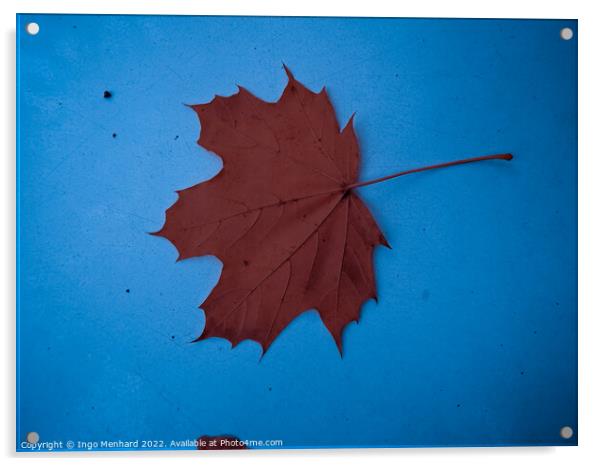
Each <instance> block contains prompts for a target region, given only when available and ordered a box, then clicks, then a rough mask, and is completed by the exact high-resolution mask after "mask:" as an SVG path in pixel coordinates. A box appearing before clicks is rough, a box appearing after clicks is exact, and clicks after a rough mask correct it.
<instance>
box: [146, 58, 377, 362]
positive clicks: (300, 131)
mask: <svg viewBox="0 0 602 466" xmlns="http://www.w3.org/2000/svg"><path fill="white" fill-rule="evenodd" d="M285 69H286V68H285ZM286 72H287V75H288V84H287V86H286V88H285V89H284V92H283V94H282V96H281V97H280V99H279V100H278V101H277V102H275V103H270V102H265V101H263V100H260V99H258V98H257V97H255V96H253V95H252V94H251V93H250V92H248V91H247V90H245V89H243V88H242V87H239V92H238V93H237V94H234V95H233V96H230V97H215V98H214V99H213V100H212V101H211V102H209V103H208V104H202V105H194V106H192V108H193V109H194V110H195V112H196V113H197V115H198V117H199V119H200V123H201V128H202V129H201V136H200V138H199V141H198V142H199V144H200V145H201V146H202V147H204V148H205V149H207V150H209V151H211V152H214V153H215V154H217V155H218V156H220V157H221V158H222V159H223V169H222V170H221V171H220V172H219V173H218V174H217V175H216V176H215V177H214V178H212V179H211V180H209V181H206V182H203V183H200V184H197V185H195V186H192V187H190V188H187V189H184V190H182V191H179V192H178V195H179V198H178V200H177V201H176V203H175V204H174V205H172V206H171V207H170V208H169V209H168V210H167V212H166V221H165V224H164V226H163V228H162V229H161V230H160V231H159V232H157V233H155V234H156V235H159V236H163V237H165V238H167V239H168V240H170V241H171V242H172V243H173V244H174V245H175V246H176V248H177V249H178V252H179V257H178V259H179V260H181V259H186V258H189V257H195V256H202V255H215V256H217V257H218V258H219V259H220V260H221V261H222V263H223V271H222V275H221V277H220V280H219V282H218V284H217V286H216V287H215V288H214V289H213V290H212V292H211V293H210V294H209V296H208V297H207V299H206V300H205V301H204V302H203V304H202V305H201V306H200V307H201V308H202V309H203V310H204V311H205V316H206V324H205V329H204V330H203V333H202V335H201V336H200V337H199V338H198V340H202V339H206V338H210V337H221V338H225V339H227V340H229V341H230V342H231V343H232V344H233V345H234V346H235V345H237V344H238V343H240V342H241V341H243V340H246V339H251V340H254V341H257V342H258V343H260V345H261V346H262V348H263V350H264V351H265V350H267V348H268V347H269V346H270V345H271V343H272V342H273V341H274V339H275V338H276V337H277V336H278V334H279V333H280V332H281V331H282V330H283V329H284V328H285V327H286V326H287V325H288V324H289V323H290V322H291V321H292V320H293V319H294V318H296V317H297V316H298V315H299V314H301V313H302V312H304V311H307V310H309V309H314V308H315V309H316V310H317V311H318V313H319V314H320V317H321V319H322V321H323V322H324V324H325V325H326V327H327V328H328V330H329V331H330V333H331V334H332V336H333V338H334V340H335V342H336V344H337V346H338V348H339V351H342V331H343V328H344V327H345V326H346V325H347V324H348V323H349V322H351V321H354V320H357V319H358V318H359V311H360V308H361V306H362V304H363V303H364V302H365V301H366V300H368V299H371V298H375V297H376V289H375V282H374V271H373V265H372V253H373V249H374V247H375V246H377V245H378V244H382V245H387V243H386V240H385V239H384V236H383V235H382V233H381V231H380V229H379V228H378V226H377V224H376V222H375V221H374V219H373V217H372V215H371V214H370V212H369V211H368V209H367V207H366V206H365V205H364V204H363V202H362V201H361V199H360V198H359V197H358V195H357V194H356V193H355V192H353V191H351V190H348V189H346V187H347V186H349V185H351V184H353V183H355V182H357V176H358V166H359V148H358V143H357V138H356V136H355V132H354V130H353V124H352V120H350V121H349V123H348V124H347V125H346V126H345V128H344V129H343V131H342V132H341V131H339V126H338V123H337V121H336V117H335V113H334V110H333V108H332V105H331V103H330V100H329V98H328V95H327V94H326V91H325V90H324V89H322V91H321V92H319V93H314V92H312V91H310V90H309V89H307V88H306V87H305V86H303V85H302V84H301V83H299V82H298V81H297V80H296V79H295V78H294V77H293V75H292V74H291V73H290V71H289V70H288V69H286Z"/></svg>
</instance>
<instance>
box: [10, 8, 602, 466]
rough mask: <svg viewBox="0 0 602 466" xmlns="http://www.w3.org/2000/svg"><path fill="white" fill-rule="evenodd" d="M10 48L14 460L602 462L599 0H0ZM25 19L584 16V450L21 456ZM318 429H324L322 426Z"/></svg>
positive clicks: (581, 254)
mask: <svg viewBox="0 0 602 466" xmlns="http://www.w3.org/2000/svg"><path fill="white" fill-rule="evenodd" d="M0 8H1V12H2V15H1V22H2V39H3V46H2V48H1V49H0V50H1V54H2V58H1V61H0V63H1V64H2V66H1V68H0V69H1V70H2V71H1V72H0V75H1V79H2V92H3V96H2V99H1V102H3V103H4V105H3V111H2V113H1V114H0V118H1V123H2V124H1V125H0V127H1V130H2V137H1V139H0V140H1V141H2V143H3V144H4V150H3V153H2V158H1V160H2V164H3V165H2V167H1V168H2V169H1V170H0V173H1V176H2V179H1V180H0V190H1V191H0V192H1V199H2V202H1V203H0V209H1V214H2V215H1V218H2V224H1V227H0V235H1V238H2V241H1V242H0V244H1V247H2V253H1V254H0V257H1V258H2V268H1V269H0V274H1V276H0V286H1V287H2V289H1V293H0V296H2V297H3V298H4V304H5V305H4V306H3V307H2V315H3V321H2V331H3V335H2V336H3V338H2V359H1V360H0V364H1V366H2V374H3V377H2V380H3V382H2V383H1V384H0V390H1V391H2V401H3V403H4V409H2V410H1V411H0V412H1V413H2V418H3V419H2V422H1V423H0V441H1V445H2V448H1V453H2V456H4V457H5V458H6V459H7V463H6V464H13V463H16V462H17V461H22V460H26V461H27V462H29V461H32V457H33V458H37V459H39V460H42V459H43V461H47V462H49V463H60V464H62V463H64V462H65V460H67V461H69V460H70V459H71V461H77V462H78V464H79V463H80V462H82V461H84V462H90V463H92V464H100V463H101V462H105V461H107V460H111V461H113V462H114V461H115V460H118V461H120V460H121V461H125V460H126V459H127V461H128V463H132V464H145V465H147V464H149V463H150V464H163V463H165V462H166V461H168V460H169V461H176V462H178V463H185V462H186V463H190V464H199V463H200V462H204V463H205V464H206V463H207V462H210V463H214V462H220V463H226V464H239V463H240V462H241V461H244V463H245V464H258V465H259V464H261V465H264V464H282V463H283V462H285V463H286V464H306V463H307V462H309V461H311V462H312V463H315V464H338V463H341V464H343V463H344V464H346V465H347V464H348V465H359V464H363V463H365V462H367V461H370V462H371V463H373V464H400V463H405V464H423V463H435V464H446V465H447V464H475V465H477V464H478V465H481V464H484V463H485V462H486V463H487V464H488V465H489V464H491V465H498V464H499V465H507V464H508V463H510V462H511V463H513V466H514V465H522V464H532V463H535V464H546V465H562V466H567V465H569V464H570V465H572V464H579V465H581V464H595V462H596V461H600V457H602V455H600V448H599V447H598V445H599V444H600V440H599V438H600V437H601V436H602V428H601V427H600V422H601V419H600V398H601V394H602V386H601V385H602V384H601V380H602V378H601V376H600V361H599V358H597V357H596V355H602V348H601V343H600V342H601V341H602V336H601V335H599V333H600V331H601V330H602V329H601V325H600V323H601V321H602V318H601V316H602V303H601V300H600V294H598V293H597V292H596V291H597V290H596V286H601V284H600V282H601V280H602V277H601V276H600V272H599V270H598V267H597V266H598V264H600V259H601V256H600V241H602V231H601V230H602V228H601V220H600V215H599V214H600V207H599V206H598V201H599V200H602V193H601V189H600V186H601V185H602V181H599V180H598V178H600V177H601V176H602V165H601V163H600V160H602V147H601V144H600V135H599V134H600V128H599V127H600V119H599V117H598V114H597V111H600V109H601V108H602V100H601V98H600V97H601V92H600V83H602V73H601V68H602V67H601V63H602V61H601V60H600V46H601V45H602V24H601V21H600V15H599V13H600V8H599V7H597V6H596V2H594V1H591V0H590V1H580V0H571V1H546V2H535V1H532V2H528V1H527V0H505V1H497V2H493V1H490V2H487V1H473V0H455V1H449V0H448V1H445V0H439V1H435V0H433V1H427V0H422V1H419V0H415V1H414V2H398V3H397V4H395V3H394V2H393V1H391V0H389V1H387V0H370V1H368V2H361V3H360V2H357V3H352V2H344V1H342V0H341V1H330V2H327V1H325V0H302V1H296V2H290V1H286V0H280V1H255V2H252V1H249V0H247V1H229V2H228V3H227V4H226V3H223V2H219V1H192V0H172V1H164V0H161V1H160V0H151V1H149V0H88V1H85V2H83V1H81V0H80V1H65V0H54V1H52V2H50V1H41V0H37V1H33V0H32V1H30V0H20V1H16V0H2V2H0ZM17 12H21V13H123V14H134V13H142V14H226V15H228V14H229V15H234V14H238V15H244V14H248V15H282V16H314V15H319V16H405V17H482V18H505V17H509V18H577V19H579V31H578V35H579V147H580V150H579V316H580V317H579V372H580V374H579V442H580V446H579V447H559V448H539V447H538V448H525V447H523V448H457V449H404V450H360V449H357V450H355V449H354V450H296V451H246V452H203V453H199V452H99V453H90V454H84V453H55V454H23V453H20V454H18V455H17V454H16V453H14V445H15V385H14V381H15V316H14V309H15V291H14V289H15V286H14V285H15V273H14V264H15V249H14V244H15V233H14V231H15V111H14V110H15V78H14V69H15V65H14V61H15V14H16V13H17ZM317 428H319V427H317Z"/></svg>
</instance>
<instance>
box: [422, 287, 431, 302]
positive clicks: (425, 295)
mask: <svg viewBox="0 0 602 466" xmlns="http://www.w3.org/2000/svg"><path fill="white" fill-rule="evenodd" d="M430 297H431V292H430V291H429V290H424V291H423V292H422V300H423V301H428V300H429V298H430Z"/></svg>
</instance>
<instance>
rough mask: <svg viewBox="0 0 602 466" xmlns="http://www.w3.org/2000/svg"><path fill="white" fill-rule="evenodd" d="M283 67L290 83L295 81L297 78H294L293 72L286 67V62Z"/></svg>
mask: <svg viewBox="0 0 602 466" xmlns="http://www.w3.org/2000/svg"><path fill="white" fill-rule="evenodd" d="M282 67H283V68H284V72H285V73H286V75H287V76H288V80H289V81H294V80H295V77H294V76H293V73H292V71H291V70H290V68H289V67H288V66H286V64H285V63H284V62H282Z"/></svg>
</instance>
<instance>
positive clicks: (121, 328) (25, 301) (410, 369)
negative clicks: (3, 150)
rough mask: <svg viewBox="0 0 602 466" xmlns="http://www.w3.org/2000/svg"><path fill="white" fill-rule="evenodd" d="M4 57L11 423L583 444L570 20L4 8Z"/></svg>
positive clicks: (127, 434)
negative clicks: (13, 294)
mask: <svg viewBox="0 0 602 466" xmlns="http://www.w3.org/2000/svg"><path fill="white" fill-rule="evenodd" d="M17 60H18V63H17V73H18V76H17V93H18V109H17V115H18V153H17V163H18V173H17V182H18V206H17V208H18V237H17V247H18V264H17V267H18V309H17V319H18V320H17V322H18V325H17V341H18V348H17V359H18V360H17V371H18V387H17V401H18V406H17V445H16V448H17V450H19V451H49V450H53V451H69V450H73V451H81V450H152V449H173V450H176V449H192V450H211V449H266V448H268V449H274V448H342V447H429V446H458V447H459V446H513V445H514V446H535V445H540V446H541V445H576V444H577V436H578V428H577V360H576V357H577V326H576V323H577V294H576V293H577V270H576V265H577V259H576V251H577V226H576V225H577V218H576V215H577V211H576V201H577V113H576V112H577V104H576V95H577V71H576V70H577V22H576V21H574V20H461V19H446V20H443V19H376V18H354V19H351V18H277V17H252V18H251V17H175V16H111V15H108V16H94V15H89V16H86V15H35V14H27V15H19V16H18V17H17ZM317 426H320V427H319V428H318V427H317Z"/></svg>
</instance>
